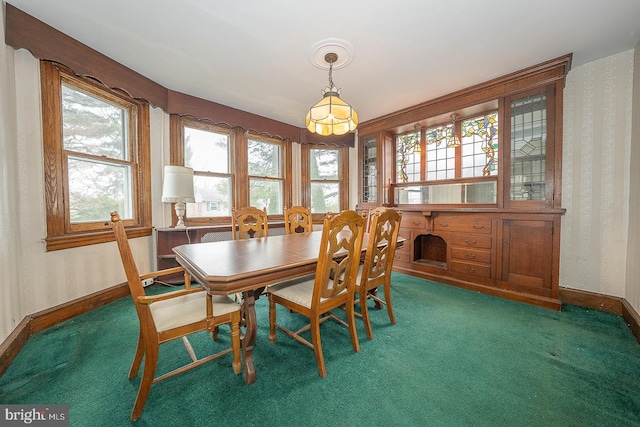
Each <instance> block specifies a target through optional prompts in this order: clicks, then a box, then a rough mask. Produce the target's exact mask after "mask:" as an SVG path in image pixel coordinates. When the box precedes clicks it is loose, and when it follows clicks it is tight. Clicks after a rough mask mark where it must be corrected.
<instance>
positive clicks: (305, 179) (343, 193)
mask: <svg viewBox="0 0 640 427" xmlns="http://www.w3.org/2000/svg"><path fill="white" fill-rule="evenodd" d="M311 150H337V151H338V180H337V182H338V184H339V188H340V198H339V200H340V202H339V203H340V211H343V210H345V209H348V208H349V147H344V146H330V145H320V144H302V150H301V160H302V165H301V172H302V204H303V206H305V207H309V208H311V182H312V181H315V180H312V179H311ZM332 181H333V180H332ZM327 213H328V212H322V213H313V215H312V216H313V219H314V221H322V219H323V218H324V217H325V216H326V215H327ZM332 213H339V212H332Z"/></svg>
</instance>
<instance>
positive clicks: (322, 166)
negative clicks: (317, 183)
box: [311, 149, 339, 179]
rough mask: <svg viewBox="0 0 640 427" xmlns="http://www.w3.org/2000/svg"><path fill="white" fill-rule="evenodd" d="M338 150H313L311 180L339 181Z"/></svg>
mask: <svg viewBox="0 0 640 427" xmlns="http://www.w3.org/2000/svg"><path fill="white" fill-rule="evenodd" d="M338 154H339V151H338V150H318V149H311V179H338Z"/></svg>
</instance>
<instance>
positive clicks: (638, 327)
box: [622, 300, 640, 343]
mask: <svg viewBox="0 0 640 427" xmlns="http://www.w3.org/2000/svg"><path fill="white" fill-rule="evenodd" d="M622 317H623V318H624V320H625V322H627V325H629V328H630V329H631V332H633V335H635V337H636V339H637V340H638V342H639V343H640V316H639V315H638V312H637V311H635V310H634V308H633V307H631V304H629V301H627V300H622Z"/></svg>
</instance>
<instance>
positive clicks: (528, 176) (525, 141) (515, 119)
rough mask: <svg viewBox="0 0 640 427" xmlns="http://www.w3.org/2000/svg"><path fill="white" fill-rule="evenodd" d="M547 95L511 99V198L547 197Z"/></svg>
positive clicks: (535, 198)
mask: <svg viewBox="0 0 640 427" xmlns="http://www.w3.org/2000/svg"><path fill="white" fill-rule="evenodd" d="M546 146H547V95H546V93H545V92H542V93H539V94H535V95H531V96H527V97H524V98H520V99H516V100H514V101H513V102H512V103H511V200H544V199H545V191H546V188H545V184H546Z"/></svg>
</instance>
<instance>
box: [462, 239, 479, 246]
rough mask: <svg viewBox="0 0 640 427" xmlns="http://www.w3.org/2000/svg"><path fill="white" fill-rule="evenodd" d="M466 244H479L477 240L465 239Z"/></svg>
mask: <svg viewBox="0 0 640 427" xmlns="http://www.w3.org/2000/svg"><path fill="white" fill-rule="evenodd" d="M464 242H465V243H466V244H467V245H475V244H476V243H477V242H476V241H475V240H469V239H464Z"/></svg>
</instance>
